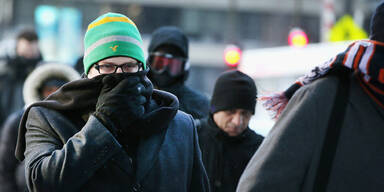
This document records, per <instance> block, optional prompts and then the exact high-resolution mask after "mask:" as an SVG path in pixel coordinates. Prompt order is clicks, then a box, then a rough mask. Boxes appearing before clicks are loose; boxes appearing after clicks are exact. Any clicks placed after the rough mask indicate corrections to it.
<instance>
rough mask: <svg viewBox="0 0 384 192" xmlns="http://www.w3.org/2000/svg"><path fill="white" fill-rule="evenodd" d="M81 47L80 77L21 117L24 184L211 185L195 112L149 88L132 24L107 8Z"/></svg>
mask: <svg viewBox="0 0 384 192" xmlns="http://www.w3.org/2000/svg"><path fill="white" fill-rule="evenodd" d="M84 48H85V51H84V60H83V64H84V73H85V77H84V78H82V79H80V80H77V81H72V82H69V83H67V84H65V85H64V86H63V87H61V88H60V89H59V90H58V91H56V92H55V93H53V94H52V95H50V96H49V97H48V98H47V99H45V100H44V101H42V102H37V103H34V104H32V105H30V106H29V107H28V108H27V109H26V110H25V113H24V115H23V117H22V120H21V122H20V129H19V137H18V143H17V147H16V157H17V158H18V159H19V160H23V159H25V166H26V167H25V170H26V174H25V175H26V179H27V187H28V191H31V192H32V191H167V192H168V191H170V192H180V191H181V192H182V191H185V192H186V191H203V192H204V191H209V183H208V178H207V175H206V172H205V169H204V166H203V163H202V160H201V152H200V148H199V145H198V141H197V131H196V128H195V125H194V123H193V118H192V116H191V115H188V114H186V113H184V112H181V111H178V108H179V105H178V100H177V98H176V97H175V96H174V95H172V94H170V93H167V92H164V91H159V90H155V89H153V86H152V83H151V81H150V80H149V79H148V78H147V77H146V74H147V72H148V67H147V65H146V61H145V59H144V49H143V43H142V39H141V35H140V33H139V30H138V29H137V27H136V25H135V23H134V22H133V21H132V20H130V19H129V18H128V17H126V16H125V15H122V14H118V13H107V14H104V15H102V16H100V17H98V18H97V19H96V20H94V21H93V22H92V23H90V24H89V26H88V30H87V32H86V34H85V38H84Z"/></svg>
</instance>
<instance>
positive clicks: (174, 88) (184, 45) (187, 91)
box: [148, 26, 209, 119]
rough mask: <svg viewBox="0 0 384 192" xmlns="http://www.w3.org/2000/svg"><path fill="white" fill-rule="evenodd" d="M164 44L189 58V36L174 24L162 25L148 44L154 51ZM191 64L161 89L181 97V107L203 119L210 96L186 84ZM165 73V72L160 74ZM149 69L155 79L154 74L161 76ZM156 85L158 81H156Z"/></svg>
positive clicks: (150, 75)
mask: <svg viewBox="0 0 384 192" xmlns="http://www.w3.org/2000/svg"><path fill="white" fill-rule="evenodd" d="M163 45H172V46H174V47H176V48H178V49H179V50H180V52H181V53H182V55H183V57H185V58H188V56H189V55H188V38H187V37H186V36H185V35H184V34H183V32H182V31H181V30H180V29H178V28H176V27H172V26H165V27H161V28H159V29H158V30H156V31H155V32H154V33H153V34H152V39H151V42H150V44H149V46H148V52H149V53H151V52H154V51H156V49H157V48H159V47H161V46H163ZM189 69H190V65H189V64H188V62H187V64H185V68H184V72H183V74H181V75H180V76H179V77H175V79H174V81H173V82H172V83H171V84H170V85H168V86H164V87H159V89H161V90H164V91H167V92H170V93H172V94H174V95H176V97H177V98H178V99H179V104H180V106H179V109H180V110H181V111H184V112H186V113H189V114H191V115H192V117H193V118H195V119H202V118H205V117H207V116H208V112H209V101H208V98H207V97H206V96H205V95H203V94H201V93H199V92H197V91H196V90H193V89H191V88H190V87H188V86H186V85H185V81H186V80H187V78H188V73H189ZM160 75H164V74H160ZM160 75H159V74H155V73H153V72H152V71H149V73H148V77H149V78H150V79H151V80H152V81H154V78H153V77H154V76H160ZM154 84H155V85H156V82H155V81H154Z"/></svg>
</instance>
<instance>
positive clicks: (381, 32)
mask: <svg viewBox="0 0 384 192" xmlns="http://www.w3.org/2000/svg"><path fill="white" fill-rule="evenodd" d="M370 28H371V34H370V37H369V38H370V39H372V40H375V41H380V42H384V1H382V2H381V3H380V4H379V6H377V7H376V10H375V12H374V13H373V15H372V18H371V26H370Z"/></svg>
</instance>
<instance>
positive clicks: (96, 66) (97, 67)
mask: <svg viewBox="0 0 384 192" xmlns="http://www.w3.org/2000/svg"><path fill="white" fill-rule="evenodd" d="M132 64H135V65H138V68H137V71H136V72H125V71H124V69H123V67H124V66H125V65H132ZM108 65H111V66H113V67H115V70H114V71H113V73H101V72H100V66H102V65H99V64H97V63H96V64H95V69H96V70H97V72H99V74H114V73H116V71H117V69H118V68H120V69H121V71H122V72H123V73H137V72H139V71H142V70H144V67H143V66H144V65H143V63H142V62H137V63H124V64H122V65H115V64H108Z"/></svg>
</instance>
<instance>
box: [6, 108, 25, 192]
mask: <svg viewBox="0 0 384 192" xmlns="http://www.w3.org/2000/svg"><path fill="white" fill-rule="evenodd" d="M23 112H24V110H20V111H17V112H15V113H13V114H12V115H10V116H9V117H8V118H7V121H5V123H4V126H3V129H2V134H1V140H0V191H1V192H16V191H24V189H25V187H26V184H25V175H24V162H22V163H20V162H19V161H18V160H17V159H16V157H15V147H16V141H17V133H18V126H19V122H20V120H21V117H22V115H23Z"/></svg>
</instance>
